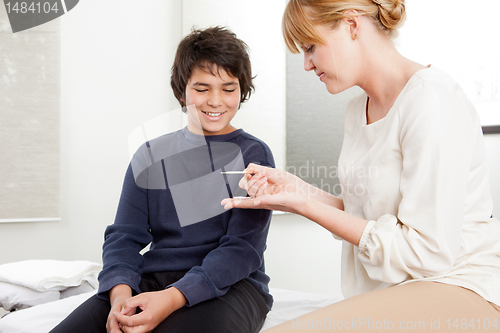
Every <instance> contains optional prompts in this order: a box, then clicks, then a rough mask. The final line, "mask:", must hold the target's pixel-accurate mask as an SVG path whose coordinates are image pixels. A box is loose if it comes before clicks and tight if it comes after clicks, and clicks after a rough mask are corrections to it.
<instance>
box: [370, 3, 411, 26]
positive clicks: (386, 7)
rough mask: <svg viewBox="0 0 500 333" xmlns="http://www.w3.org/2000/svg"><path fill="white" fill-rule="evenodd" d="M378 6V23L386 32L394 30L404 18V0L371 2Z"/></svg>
mask: <svg viewBox="0 0 500 333" xmlns="http://www.w3.org/2000/svg"><path fill="white" fill-rule="evenodd" d="M372 1H373V2H374V3H376V4H377V5H378V6H379V18H380V23H382V25H384V27H386V28H387V29H388V30H390V31H394V30H396V29H397V28H398V27H399V26H400V25H401V24H402V23H403V22H404V20H405V18H406V10H405V2H404V0H372Z"/></svg>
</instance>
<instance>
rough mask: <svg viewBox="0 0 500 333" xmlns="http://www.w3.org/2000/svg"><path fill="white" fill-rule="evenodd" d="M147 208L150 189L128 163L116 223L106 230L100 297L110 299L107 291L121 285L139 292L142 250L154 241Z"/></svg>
mask: <svg viewBox="0 0 500 333" xmlns="http://www.w3.org/2000/svg"><path fill="white" fill-rule="evenodd" d="M147 207H148V204H147V190H146V189H144V188H141V187H139V186H137V184H136V181H135V179H134V174H133V171H132V166H131V165H129V167H128V170H127V172H126V175H125V180H124V184H123V189H122V194H121V197H120V202H119V205H118V211H117V213H116V218H115V222H114V224H112V225H110V226H108V227H107V228H106V232H105V240H104V245H103V255H102V256H103V270H102V271H101V273H100V274H99V291H98V296H99V297H100V298H103V299H109V296H108V292H109V291H110V290H111V289H112V288H113V287H114V286H116V285H118V284H126V285H128V286H130V287H131V288H132V289H133V290H134V291H135V292H137V293H139V292H140V290H139V283H140V281H141V275H142V271H141V269H140V267H141V265H142V260H143V258H142V255H141V253H140V251H141V250H142V249H143V248H144V247H146V246H147V245H148V244H149V243H150V242H151V240H152V237H151V234H150V232H149V223H148V208H147Z"/></svg>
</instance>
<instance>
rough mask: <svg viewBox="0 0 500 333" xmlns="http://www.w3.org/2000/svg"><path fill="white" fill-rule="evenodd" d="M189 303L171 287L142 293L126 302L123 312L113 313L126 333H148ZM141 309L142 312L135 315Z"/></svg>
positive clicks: (180, 293) (179, 292)
mask: <svg viewBox="0 0 500 333" xmlns="http://www.w3.org/2000/svg"><path fill="white" fill-rule="evenodd" d="M186 303H187V300H186V297H184V294H182V292H181V291H180V290H179V289H177V288H175V287H170V288H168V289H165V290H161V291H155V292H147V293H142V294H139V295H137V296H134V297H132V298H129V299H128V300H126V301H125V303H124V305H123V308H122V309H121V311H115V312H114V313H113V315H114V317H115V318H116V320H117V321H118V322H119V323H120V324H121V330H122V331H123V332H124V333H146V332H151V331H152V330H154V329H155V328H156V327H157V326H158V325H159V324H160V323H161V322H162V321H164V320H165V319H166V318H167V317H168V316H169V315H170V314H171V313H172V312H174V311H176V310H178V309H180V308H181V307H183V306H184V305H185V304H186ZM137 307H139V308H140V309H141V310H142V312H140V313H138V314H135V309H136V308H137Z"/></svg>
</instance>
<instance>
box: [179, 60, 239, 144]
mask: <svg viewBox="0 0 500 333" xmlns="http://www.w3.org/2000/svg"><path fill="white" fill-rule="evenodd" d="M214 73H215V75H212V74H210V71H207V72H206V71H205V70H203V69H201V68H200V67H195V68H194V69H193V72H192V73H191V78H190V80H189V81H188V83H187V86H186V95H185V96H186V101H185V103H186V105H193V104H194V106H196V110H195V109H194V108H188V130H189V131H190V132H192V133H196V134H200V135H220V134H227V133H231V132H232V131H234V130H236V128H234V127H233V126H232V125H231V123H230V122H231V120H232V119H233V117H234V115H235V114H236V111H238V107H239V105H240V84H239V80H238V79H237V78H234V77H232V76H230V75H229V74H228V73H227V72H226V71H225V70H224V69H222V68H219V71H218V74H217V71H216V70H215V69H214Z"/></svg>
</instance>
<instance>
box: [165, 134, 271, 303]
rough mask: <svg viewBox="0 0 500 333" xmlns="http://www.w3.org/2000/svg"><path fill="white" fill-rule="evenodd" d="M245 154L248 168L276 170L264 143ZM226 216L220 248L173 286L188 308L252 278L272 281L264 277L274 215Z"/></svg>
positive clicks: (235, 211)
mask: <svg viewBox="0 0 500 333" xmlns="http://www.w3.org/2000/svg"><path fill="white" fill-rule="evenodd" d="M242 152H243V156H244V159H245V164H246V165H247V164H248V163H249V162H257V163H260V164H261V165H266V166H270V167H274V159H273V156H272V153H271V151H270V149H269V148H268V147H267V146H266V145H264V144H262V143H261V142H260V143H259V144H253V145H252V146H251V147H250V149H243V151H242ZM227 213H230V214H231V215H230V220H229V224H228V229H227V232H226V234H225V235H224V236H223V237H221V238H220V240H219V245H218V247H217V248H215V249H214V250H212V251H211V252H209V253H208V254H207V256H206V257H205V258H204V259H203V262H202V264H201V265H200V266H195V267H193V268H192V269H190V270H189V271H188V272H187V273H186V275H185V276H184V277H183V278H181V279H180V280H179V281H177V282H175V283H174V284H172V286H174V287H176V288H177V289H179V290H180V291H181V292H182V293H183V294H184V296H185V297H186V299H187V301H188V303H187V306H193V305H195V304H198V303H200V302H202V301H205V300H208V299H212V298H215V297H219V296H222V295H224V294H225V293H226V292H227V291H228V290H229V288H230V287H231V286H232V285H233V284H235V283H237V282H238V281H240V280H243V279H246V278H249V277H251V278H252V277H253V278H255V277H256V275H261V276H260V277H259V280H261V281H262V280H263V279H265V280H266V281H268V280H269V278H268V277H267V276H265V274H264V251H265V248H266V239H267V234H268V232H269V225H270V222H271V214H272V211H270V210H263V209H259V210H253V209H236V208H233V209H231V210H230V211H229V212H227Z"/></svg>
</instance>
